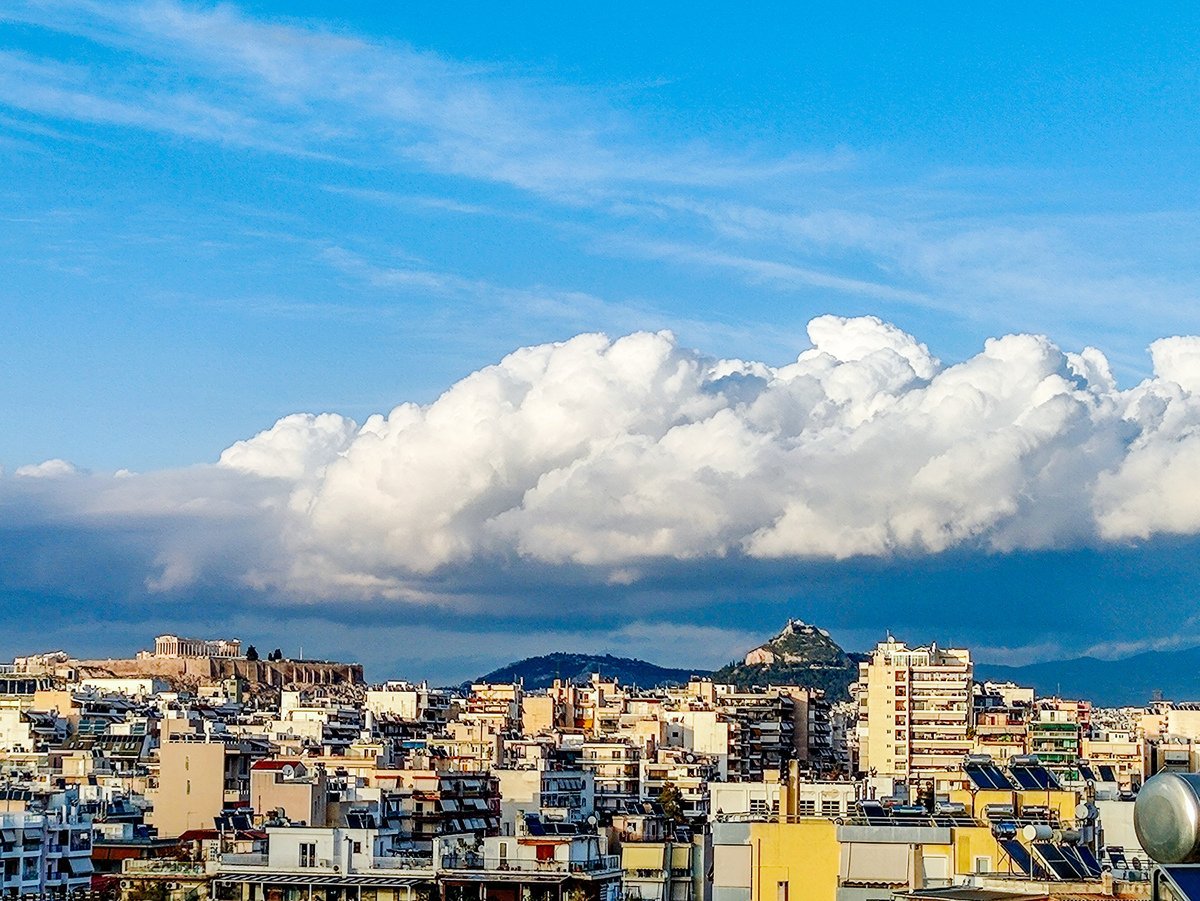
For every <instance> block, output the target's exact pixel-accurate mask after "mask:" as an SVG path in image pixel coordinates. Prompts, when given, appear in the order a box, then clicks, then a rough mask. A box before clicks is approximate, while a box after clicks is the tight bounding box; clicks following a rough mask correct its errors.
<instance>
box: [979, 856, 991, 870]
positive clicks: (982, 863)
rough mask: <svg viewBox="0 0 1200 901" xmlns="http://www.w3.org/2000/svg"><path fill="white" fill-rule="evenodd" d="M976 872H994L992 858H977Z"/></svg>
mask: <svg viewBox="0 0 1200 901" xmlns="http://www.w3.org/2000/svg"><path fill="white" fill-rule="evenodd" d="M975 872H976V873H990V872H992V859H991V858H990V857H976V858H975Z"/></svg>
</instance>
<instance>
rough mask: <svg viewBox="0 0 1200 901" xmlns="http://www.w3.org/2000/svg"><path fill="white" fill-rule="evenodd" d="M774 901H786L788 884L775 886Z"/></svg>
mask: <svg viewBox="0 0 1200 901" xmlns="http://www.w3.org/2000/svg"><path fill="white" fill-rule="evenodd" d="M775 901H788V884H787V883H786V882H778V883H776V884H775Z"/></svg>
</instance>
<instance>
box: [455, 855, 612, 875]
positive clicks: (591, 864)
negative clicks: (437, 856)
mask: <svg viewBox="0 0 1200 901" xmlns="http://www.w3.org/2000/svg"><path fill="white" fill-rule="evenodd" d="M441 864H442V869H443V870H453V871H456V872H461V871H463V870H474V871H477V872H482V873H513V872H515V873H562V874H568V873H571V874H575V875H586V876H607V875H614V876H615V875H617V874H619V873H621V872H622V871H621V858H620V857H619V856H618V855H616V854H605V855H602V856H600V857H594V858H591V859H589V860H571V861H566V860H519V859H517V858H512V857H485V856H484V855H482V854H473V853H467V854H443V855H442V861H441Z"/></svg>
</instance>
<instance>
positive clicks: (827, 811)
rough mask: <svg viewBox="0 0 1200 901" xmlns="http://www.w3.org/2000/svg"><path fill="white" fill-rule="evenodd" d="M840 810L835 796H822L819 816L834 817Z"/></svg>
mask: <svg viewBox="0 0 1200 901" xmlns="http://www.w3.org/2000/svg"><path fill="white" fill-rule="evenodd" d="M840 811H841V804H839V803H838V800H837V798H823V799H822V800H821V816H823V817H835V816H837V815H838V813H839V812H840Z"/></svg>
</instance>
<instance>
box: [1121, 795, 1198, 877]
mask: <svg viewBox="0 0 1200 901" xmlns="http://www.w3.org/2000/svg"><path fill="white" fill-rule="evenodd" d="M1133 829H1134V832H1136V833H1137V837H1138V843H1139V844H1140V845H1141V846H1142V849H1143V850H1144V851H1145V852H1146V853H1147V854H1148V855H1150V858H1151V859H1152V860H1155V861H1157V862H1158V863H1167V864H1170V863H1197V862H1200V774H1197V773H1159V774H1158V775H1157V776H1154V777H1153V778H1151V779H1149V780H1147V781H1146V784H1145V785H1143V786H1142V789H1141V791H1139V792H1138V796H1137V802H1136V803H1135V804H1134V806H1133Z"/></svg>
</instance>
